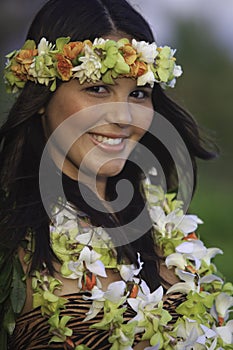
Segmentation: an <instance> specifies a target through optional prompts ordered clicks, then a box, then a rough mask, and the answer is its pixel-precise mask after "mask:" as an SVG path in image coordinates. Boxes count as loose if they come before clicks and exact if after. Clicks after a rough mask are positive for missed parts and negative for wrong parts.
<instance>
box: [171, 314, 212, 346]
mask: <svg viewBox="0 0 233 350" xmlns="http://www.w3.org/2000/svg"><path fill="white" fill-rule="evenodd" d="M177 336H178V337H180V338H182V339H183V341H180V342H178V344H177V345H176V347H175V349H176V350H203V349H206V348H207V347H206V346H207V344H206V343H207V340H209V339H212V338H213V341H214V338H215V337H216V332H215V331H213V330H212V329H211V328H208V327H206V326H205V325H202V324H200V325H199V324H198V323H197V322H196V321H195V320H191V319H188V318H187V319H186V320H185V322H183V323H180V324H179V325H178V328H177ZM208 342H209V341H208Z"/></svg>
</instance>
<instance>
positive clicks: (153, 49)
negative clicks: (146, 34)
mask: <svg viewBox="0 0 233 350" xmlns="http://www.w3.org/2000/svg"><path fill="white" fill-rule="evenodd" d="M132 46H133V48H134V49H135V50H136V51H137V53H139V55H140V59H141V60H142V61H144V62H146V63H154V60H155V58H156V56H157V55H158V51H157V45H156V43H152V44H149V43H147V42H145V41H136V40H135V39H133V40H132Z"/></svg>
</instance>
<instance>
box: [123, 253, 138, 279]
mask: <svg viewBox="0 0 233 350" xmlns="http://www.w3.org/2000/svg"><path fill="white" fill-rule="evenodd" d="M138 265H139V268H136V267H135V265H134V264H131V265H120V266H119V267H118V270H119V272H120V275H121V277H122V278H123V280H124V281H126V282H127V281H132V280H133V277H134V276H137V275H138V274H139V272H140V271H141V269H142V266H143V262H141V260H140V254H139V253H138Z"/></svg>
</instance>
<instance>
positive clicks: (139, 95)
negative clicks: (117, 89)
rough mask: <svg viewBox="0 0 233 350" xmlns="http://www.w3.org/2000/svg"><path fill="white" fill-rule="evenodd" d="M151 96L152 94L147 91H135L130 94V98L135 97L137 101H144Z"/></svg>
mask: <svg viewBox="0 0 233 350" xmlns="http://www.w3.org/2000/svg"><path fill="white" fill-rule="evenodd" d="M150 96H151V94H150V93H149V92H148V91H146V90H134V91H132V92H131V93H130V97H133V98H135V99H137V100H143V99H145V98H147V97H150Z"/></svg>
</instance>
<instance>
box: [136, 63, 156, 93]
mask: <svg viewBox="0 0 233 350" xmlns="http://www.w3.org/2000/svg"><path fill="white" fill-rule="evenodd" d="M155 81H156V80H155V76H154V73H153V72H152V70H151V68H150V66H148V70H147V72H146V73H145V74H143V75H141V76H140V77H138V78H137V85H138V86H144V85H146V84H149V85H150V86H151V87H152V88H153V86H154V83H155Z"/></svg>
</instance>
